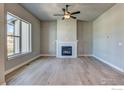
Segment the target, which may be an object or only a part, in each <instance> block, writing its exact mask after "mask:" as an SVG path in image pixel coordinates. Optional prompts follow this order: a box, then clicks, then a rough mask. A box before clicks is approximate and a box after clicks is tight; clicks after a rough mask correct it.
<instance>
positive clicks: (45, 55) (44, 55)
mask: <svg viewBox="0 0 124 93" xmlns="http://www.w3.org/2000/svg"><path fill="white" fill-rule="evenodd" d="M41 56H43V57H47V56H48V57H50V56H51V57H52V56H56V55H52V54H41Z"/></svg>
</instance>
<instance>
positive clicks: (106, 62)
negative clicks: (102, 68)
mask: <svg viewBox="0 0 124 93" xmlns="http://www.w3.org/2000/svg"><path fill="white" fill-rule="evenodd" d="M93 57H95V58H96V59H98V60H100V61H101V62H103V63H105V64H107V65H109V66H110V67H112V68H114V69H116V70H118V71H120V72H124V70H123V69H122V68H119V67H117V66H115V65H113V64H111V63H110V62H108V61H105V60H104V59H102V58H100V57H98V56H96V55H93Z"/></svg>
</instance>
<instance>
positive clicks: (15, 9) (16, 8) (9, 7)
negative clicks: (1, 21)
mask: <svg viewBox="0 0 124 93" xmlns="http://www.w3.org/2000/svg"><path fill="white" fill-rule="evenodd" d="M7 11H8V12H10V13H13V14H14V15H16V16H19V17H20V18H22V19H24V20H26V21H29V22H30V23H31V24H32V53H29V54H25V55H22V56H19V57H16V58H14V59H11V60H7V58H6V64H5V69H6V71H7V70H10V69H12V68H13V67H16V66H18V65H20V64H22V63H24V62H25V61H27V60H29V59H31V58H33V57H35V56H37V55H39V54H40V21H39V20H38V19H37V18H36V17H34V16H33V15H32V14H31V13H29V12H28V11H26V10H25V9H24V8H23V7H21V6H20V5H19V4H8V3H6V4H5V12H7ZM6 50H7V49H6Z"/></svg>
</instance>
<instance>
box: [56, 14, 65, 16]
mask: <svg viewBox="0 0 124 93" xmlns="http://www.w3.org/2000/svg"><path fill="white" fill-rule="evenodd" d="M54 16H64V15H63V14H54Z"/></svg>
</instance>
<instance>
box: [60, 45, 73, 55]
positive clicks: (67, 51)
mask: <svg viewBox="0 0 124 93" xmlns="http://www.w3.org/2000/svg"><path fill="white" fill-rule="evenodd" d="M61 51H62V52H61V53H62V56H72V46H62V50H61Z"/></svg>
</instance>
